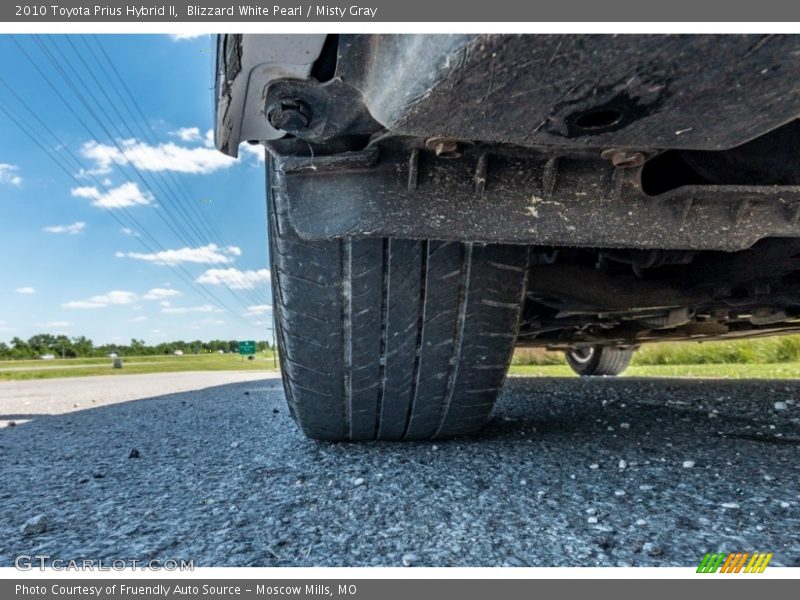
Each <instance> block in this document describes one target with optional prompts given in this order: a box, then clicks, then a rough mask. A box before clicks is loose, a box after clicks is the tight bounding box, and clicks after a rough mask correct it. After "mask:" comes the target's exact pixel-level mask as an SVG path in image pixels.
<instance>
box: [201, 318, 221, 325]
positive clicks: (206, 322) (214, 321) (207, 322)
mask: <svg viewBox="0 0 800 600" xmlns="http://www.w3.org/2000/svg"><path fill="white" fill-rule="evenodd" d="M195 325H225V321H223V320H222V319H202V320H201V321H196V322H195Z"/></svg>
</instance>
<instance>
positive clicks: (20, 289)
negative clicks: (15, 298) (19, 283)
mask: <svg viewBox="0 0 800 600" xmlns="http://www.w3.org/2000/svg"><path fill="white" fill-rule="evenodd" d="M16 292H17V293H18V294H35V293H36V288H32V287H31V286H29V285H26V286H25V287H18V288H17V289H16Z"/></svg>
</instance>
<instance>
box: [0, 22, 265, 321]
mask: <svg viewBox="0 0 800 600" xmlns="http://www.w3.org/2000/svg"><path fill="white" fill-rule="evenodd" d="M12 40H13V41H14V43H15V44H16V45H17V47H18V48H20V50H21V51H22V52H23V54H24V55H25V56H26V58H27V59H28V60H29V62H31V64H32V65H33V66H34V68H35V69H36V70H37V71H38V72H39V74H40V75H41V76H42V77H43V78H44V79H45V81H46V82H47V83H48V85H49V86H50V87H51V88H52V89H53V91H54V92H55V93H56V94H57V96H58V97H59V98H60V99H61V100H62V102H64V104H65V105H66V106H67V108H68V109H69V110H70V111H71V112H72V113H73V115H74V116H75V117H76V118H77V119H78V121H79V122H80V123H81V125H82V126H83V127H84V129H86V130H87V132H88V133H89V135H90V136H91V137H95V136H94V135H93V133H92V131H91V129H90V128H89V127H88V125H87V124H86V123H85V121H84V120H83V119H82V118H81V117H80V115H78V114H77V112H76V111H75V110H74V108H73V107H72V106H71V104H70V103H69V102H68V101H67V100H66V99H65V98H64V97H63V95H62V94H61V93H60V92H59V91H58V89H57V88H56V87H55V86H54V85H53V83H52V81H51V80H50V79H49V78H48V77H47V76H46V74H44V72H42V70H41V69H40V68H39V67H38V65H37V64H36V62H35V61H34V60H33V59H32V58H31V56H30V55H29V54H28V53H27V52H26V51H25V50H24V48H23V47H21V45H20V44H19V43H18V42H17V41H16V40H15V39H13V37H12ZM2 83H3V85H4V86H5V87H6V88H7V89H8V90H9V91H10V92H11V93H12V94H13V95H14V97H15V98H17V100H18V101H19V102H20V103H21V104H22V105H23V106H24V107H25V108H26V110H27V111H28V112H29V113H30V114H32V115H33V116H34V118H35V119H36V120H37V121H38V122H39V124H40V125H41V126H42V127H43V128H44V129H45V131H46V132H47V133H48V134H49V135H50V137H51V138H52V139H55V140H56V141H57V142H58V143H59V144H60V145H61V146H62V147H64V148H65V149H66V151H67V153H68V154H69V155H70V157H71V158H72V159H73V160H74V161H75V162H76V164H77V165H78V166H79V167H80V169H81V170H82V172H84V173H88V174H90V175H91V176H92V178H94V179H95V182H96V184H97V185H99V187H101V188H102V189H103V191H104V192H105V193H108V189H107V187H106V186H105V185H104V184H103V183H102V182H100V181H97V179H96V177H94V175H93V174H92V173H91V170H89V169H86V167H85V166H84V165H83V163H82V162H81V161H80V159H78V158H77V157H76V156H75V155H74V153H72V151H71V150H69V146H68V145H66V144H64V143H63V142H61V141H60V140H59V139H58V136H56V135H55V133H54V132H53V131H52V129H50V128H49V127H48V126H47V125H46V124H45V123H44V122H43V121H42V120H41V119H40V118H39V117H38V115H37V114H36V112H35V111H34V110H32V109H31V107H30V106H29V105H28V104H27V103H26V102H25V101H24V100H23V99H22V98H21V97H20V96H19V95H18V94H17V93H16V92H14V90H13V88H11V86H9V85H8V84H7V83H6V82H5V81H2ZM3 112H4V113H5V114H6V115H7V116H9V117H10V118H11V119H12V121H15V122H16V124H17V125H18V127H20V129H21V130H22V131H23V133H25V134H26V135H28V137H30V138H31V140H32V141H33V142H34V143H35V144H36V145H37V146H39V148H41V149H42V150H43V151H44V152H45V154H46V155H47V156H48V157H50V158H51V159H52V160H53V161H54V162H55V163H56V164H57V166H59V167H60V168H61V169H62V170H63V171H64V172H65V173H66V174H67V175H68V176H69V177H70V178H72V179H73V180H74V181H75V182H76V183H77V184H78V185H79V186H80V185H83V182H81V181H80V180H78V179H77V177H76V176H75V175H74V174H73V173H72V172H71V171H70V169H69V167H68V166H65V164H64V163H62V162H61V161H60V160H59V159H58V157H57V156H56V155H54V154H53V153H52V152H50V151H49V150H48V149H47V148H46V147H45V146H44V145H43V144H41V143H40V142H39V140H38V139H37V136H36V135H35V134H34V133H33V132H35V128H33V127H32V126H31V125H30V124H29V123H28V122H27V121H26V120H25V119H23V118H22V117H21V116H20V115H19V114H18V113H16V111H14V110H13V109H11V108H10V106H8V105H6V106H5V107H3ZM102 208H103V209H104V210H105V211H106V212H107V213H108V214H109V215H110V216H112V217H113V218H114V219H115V220H116V221H117V222H118V223H119V224H120V225H122V226H123V227H124V226H126V225H127V224H126V223H124V222H123V221H122V220H120V219H119V218H118V217H117V215H115V214H114V213H113V212H111V211H110V210H109V209H108V208H106V207H104V206H103V207H102ZM122 211H123V213H124V214H126V216H127V217H128V218H129V219H130V220H131V221H132V222H133V223H135V225H136V228H137V230H139V231H141V232H142V233H143V234H144V235H146V236H147V237H148V238H149V239H150V240H151V241H152V242H153V243H154V244H155V245H156V246H157V247H159V248H160V249H161V250H162V251H163V250H165V249H164V247H163V246H161V244H159V243H158V241H157V240H156V239H155V237H154V236H153V235H152V234H150V232H149V231H148V230H147V228H145V227H144V226H143V225H142V224H141V223H139V221H138V220H137V219H135V217H134V216H133V215H132V214H130V213H129V212H128V211H127V210H125V209H124V208H123V209H122ZM137 239H138V240H139V242H140V243H141V244H142V245H143V246H145V248H147V249H148V251H150V252H154V249H153V248H152V247H151V246H150V245H149V244H147V243H146V242H145V241H144V240H143V239H142V238H141V237H137ZM166 266H168V267H169V268H170V270H172V271H173V272H175V273H176V274H177V275H178V276H180V277H181V279H184V280H185V281H186V282H187V283H188V284H189V286H190V287H191V288H192V289H194V290H195V291H197V292H199V293H200V294H201V295H203V296H205V297H206V298H207V299H209V300H211V301H212V302H213V303H214V304H217V305H218V306H222V307H224V308H225V310H227V311H228V312H229V313H230V314H231V315H233V316H234V317H235V318H236V319H237V320H239V321H241V322H242V323H244V324H246V325H248V326H252V325H251V324H250V323H249V321H247V320H246V319H243V318H242V317H241V316H240V315H239V313H237V312H236V311H234V310H233V309H231V308H230V306H228V305H227V304H226V303H224V302H222V301H221V300H220V299H219V298H217V297H216V296H215V295H214V294H213V293H211V292H210V291H209V290H206V289H205V288H201V287H197V286H196V285H195V284H194V282H193V281H192V277H191V275H190V274H189V273H188V272H187V271H186V270H185V269H184V268H183V267H181V266H180V265H179V266H178V267H179V269H180V270H181V271H182V273H181V272H179V271H178V270H176V269H175V268H174V267H173V266H172V265H169V264H167V265H166Z"/></svg>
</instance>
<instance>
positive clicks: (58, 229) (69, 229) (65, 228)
mask: <svg viewBox="0 0 800 600" xmlns="http://www.w3.org/2000/svg"><path fill="white" fill-rule="evenodd" d="M84 229H86V223H84V222H83V221H75V222H74V223H72V224H71V225H49V226H47V227H45V228H43V229H42V231H46V232H47V233H66V234H69V235H77V234H79V233H82V232H83V230H84Z"/></svg>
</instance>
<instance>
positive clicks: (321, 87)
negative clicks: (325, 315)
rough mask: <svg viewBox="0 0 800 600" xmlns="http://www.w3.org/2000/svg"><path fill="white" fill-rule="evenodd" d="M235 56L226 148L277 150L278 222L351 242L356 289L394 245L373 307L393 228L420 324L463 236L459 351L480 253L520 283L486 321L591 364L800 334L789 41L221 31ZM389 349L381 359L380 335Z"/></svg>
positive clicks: (302, 235)
mask: <svg viewBox="0 0 800 600" xmlns="http://www.w3.org/2000/svg"><path fill="white" fill-rule="evenodd" d="M218 67H219V77H218V90H217V93H218V110H217V129H216V137H217V144H218V147H219V148H220V149H221V150H222V151H223V152H227V153H229V154H232V155H235V154H236V152H237V147H238V144H239V142H240V141H251V142H252V143H262V144H264V145H265V146H266V148H267V151H268V155H269V174H268V175H269V183H268V188H269V195H270V203H271V207H272V208H271V210H272V214H273V215H274V219H275V220H274V222H273V225H272V226H273V227H274V235H284V233H286V232H289V233H290V236H291V237H292V238H293V240H294V241H292V242H291V244H295V245H298V244H312V245H313V244H323V243H333V242H335V241H338V243H340V244H341V245H342V248H343V249H342V250H341V251H339V250H337V252H340V255H341V257H344V258H343V259H341V261H344V262H342V264H343V265H344V267H342V270H340V271H337V273H339V274H340V276H341V277H343V278H345V279H349V280H350V281H351V282H352V280H353V279H352V276H353V273H354V272H353V271H352V268H353V263H352V257H353V256H355V255H354V254H353V252H357V248H359V247H362V246H363V247H366V246H365V245H366V244H368V243H369V242H370V241H372V242H375V243H377V244H383V246H382V247H383V250H380V249H378V248H377V246H376V247H375V248H374V249H373V250H374V256H375V257H376V258H375V261H377V262H378V263H380V262H381V261H382V265H383V266H382V272H383V276H382V277H383V278H382V279H381V278H380V277H379V278H378V279H377V280H376V281H375V283H374V286H376V287H377V288H378V289H379V290H380V288H381V286H383V292H384V299H383V301H377V300H376V302H377V304H376V305H375V307H374V308H370V307H365V308H364V311H366V312H367V313H368V312H370V311H371V310H374V311H383V316H384V317H386V316H387V308H386V302H387V301H388V300H387V299H386V298H387V292H388V290H389V286H390V283H391V273H393V272H394V271H392V264H394V263H392V260H394V259H393V258H392V257H393V256H394V255H393V253H392V246H391V244H392V243H395V244H399V243H401V242H402V244H410V245H409V246H408V248H407V249H406V251H407V252H408V253H409V256H412V255H413V257H414V260H416V257H417V256H418V254H419V253H422V257H423V258H422V261H421V266H420V267H419V269H420V270H419V273H418V274H417V275H413V274H411V272H409V275H408V277H412V278H414V280H415V281H416V280H417V279H421V280H422V281H423V285H422V286H421V287H420V285H419V284H418V283H415V284H414V286H412V287H413V289H411V290H410V291H409V292H408V293H409V295H408V301H409V302H412V301H413V302H416V300H413V298H415V297H416V296H417V295H419V294H422V297H423V302H422V304H420V307H421V308H420V309H419V311H418V313H419V314H418V315H417V317H418V318H419V319H420V321H419V323H420V325H419V331H423V329H424V327H423V326H422V325H423V324H424V323H425V322H426V321H425V319H426V317H425V316H424V315H425V310H424V308H425V302H424V297H425V291H426V289H428V290H430V289H432V288H430V287H426V285H425V284H424V282H425V281H427V279H426V277H427V276H428V275H429V274H430V272H431V271H430V269H431V264H430V259H431V257H432V256H433V255H434V254H435V253H438V252H440V251H442V250H441V249H442V248H445V250H447V248H449V246H441V245H442V244H445V245H446V244H457V245H458V247H459V248H461V250H459V251H458V252H459V253H460V254H459V256H460V257H461V258H458V257H455V256H454V258H453V262H452V265H451V266H452V272H451V274H448V275H447V276H451V275H452V277H454V278H455V277H457V276H460V277H461V278H462V283H461V285H460V287H459V288H458V289H454V290H453V291H452V296H453V297H454V298H455V300H454V308H453V311H451V312H452V313H453V314H454V315H455V317H454V319H455V320H454V324H453V332H454V333H453V334H452V335H450V337H449V338H447V339H450V340H451V344H455V346H458V347H459V348H460V344H462V342H463V340H464V336H465V334H464V332H463V331H464V330H463V328H464V327H465V319H468V317H469V316H470V315H471V314H472V313H471V312H470V311H471V310H473V307H472V306H471V305H470V304H469V296H470V294H471V293H472V292H471V289H472V288H471V285H472V284H471V283H470V281H471V279H470V277H472V276H473V275H474V270H475V268H476V265H486V267H487V269H490V268H495V269H497V270H499V271H498V273H506V274H507V275H508V278H509V281H512V280H513V282H514V283H513V285H511V284H509V286H510V287H509V289H508V290H507V292H506V293H504V294H498V296H497V297H496V298H494V297H493V296H492V289H491V287H488V288H481V289H482V290H484V291H485V296H482V297H481V300H480V303H481V306H483V307H489V306H491V307H493V308H503V307H504V308H507V309H508V310H516V311H518V314H517V315H516V316H515V317H514V318H512V319H510V320H509V321H508V322H504V324H503V325H502V327H501V328H500V329H499V330H497V331H492V332H490V333H487V334H486V335H487V336H495V337H503V336H505V337H509V336H511V337H512V338H513V341H512V342H511V347H513V346H528V347H531V346H534V347H535V346H540V347H547V348H551V349H559V350H564V351H566V352H568V353H569V352H572V353H573V359H574V360H576V361H578V363H580V361H581V360H588V358H587V357H588V354H585V352H588V351H589V349H596V350H597V351H598V352H599V351H600V349H602V348H604V347H607V348H609V349H615V350H614V351H618V352H629V351H632V350H634V349H636V348H637V347H639V346H640V345H641V344H644V343H650V342H657V341H662V340H698V341H703V340H710V339H732V338H745V337H758V336H767V335H776V334H785V333H792V332H796V331H798V330H800V162H798V160H797V156H798V151H799V150H800V141H798V140H800V122H798V120H797V119H798V117H800V95H799V94H800V90H798V89H797V88H796V83H795V82H796V81H797V79H798V76H800V40H798V39H797V38H796V36H753V35H741V36H737V35H726V36H713V35H700V36H688V35H687V36H681V35H677V36H604V35H565V36H555V35H554V36H547V35H522V36H509V35H448V36H437V35H403V36H397V35H385V36H384V35H328V36H223V37H222V38H220V42H219V47H218ZM275 215H276V216H275ZM381 240H383V241H381ZM387 240H388V242H387ZM393 241H396V242H393ZM353 244H357V245H356V246H354V245H353ZM387 244H388V246H387ZM415 244H417V245H421V246H419V247H417V245H415ZM321 247H322V246H320V248H321ZM281 251H282V250H281V248H278V247H274V248H273V253H274V252H281ZM475 252H480V253H481V254H480V261H479V262H478V263H475V262H474V260H475V258H474V257H475V256H476V254H475ZM495 254H497V255H503V256H506V257H509V258H507V260H506V261H504V260H500V259H499V258H497V257H496V256H495ZM337 256H339V255H338V254H337ZM381 257H382V258H381ZM306 260H308V257H306ZM341 261H340V262H341ZM279 262H280V261H279ZM300 262H301V263H302V264H301V266H302V265H307V263H303V261H300ZM274 268H277V269H278V271H279V272H280V269H281V268H283V269H284V271H287V274H285V275H284V277H303V276H302V275H298V274H297V273H296V272H289V271H292V269H290V268H289V267H288V266H287V265H283V267H282V266H281V264H276V265H275V267H274ZM415 269H416V267H415ZM414 273H417V271H414ZM337 276H338V275H337ZM279 277H280V276H279ZM443 277H444V276H443ZM486 277H489V278H490V279H491V281H492V282H495V281H498V280H499V279H498V278H499V277H500V275H497V273H495V274H493V275H491V276H489V275H486ZM311 279H312V280H314V281H322V280H321V279H319V278H317V276H316V275H314V277H311ZM444 279H446V277H444ZM404 281H405V280H404ZM277 285H278V286H279V287H278V288H275V289H274V292H275V293H276V294H277V295H278V297H279V301H278V303H279V304H280V303H281V302H283V305H284V309H285V314H288V313H290V312H291V310H292V309H291V308H290V304H291V302H290V300H287V298H286V296H291V293H290V292H288V291H287V290H282V289H280V283H278V284H277ZM347 285H350V284H347ZM443 285H444V284H443ZM492 285H495V283H492ZM343 289H345V292H347V289H346V288H343ZM459 290H460V291H459ZM515 294H518V300H515V298H517V296H515ZM281 298H282V299H281ZM345 300H346V301H345V303H344V306H345V309H344V310H345V313H344V314H345V319H349V318H350V317H351V316H352V314H351V313H347V310H349V308H347V307H350V306H351V305H352V302H351V298H350V297H347V298H346V299H345ZM381 302H382V304H381ZM381 306H382V307H383V308H381ZM475 310H477V309H475ZM459 311H462V312H463V314H461V313H460V312H459ZM459 314H461V316H459ZM277 316H278V319H279V320H280V318H281V317H280V315H277ZM410 318H415V317H410ZM389 322H391V319H389ZM380 323H383V325H380ZM376 326H380V327H382V328H383V329H381V330H382V331H383V330H384V329H385V328H386V327H387V325H386V320H385V319H381V320H379V322H378V325H376ZM512 330H513V331H512ZM420 335H421V336H422V337H424V335H422V334H420ZM420 335H418V340H417V350H416V356H417V360H418V359H419V356H420V347H421V346H420V344H424V342H421V341H420V340H419V338H420ZM348 339H351V338H347V337H346V335H345V343H346V344H347V343H349V342H348V341H347V340H348ZM443 339H444V338H443ZM453 340H455V341H454V342H453ZM442 343H443V344H446V341H443V342H442ZM376 344H377V346H375V348H381V349H382V350H379V353H380V352H383V353H384V354H381V356H382V357H383V358H382V359H381V360H384V362H385V351H386V345H387V340H386V339H385V331H384V337H383V338H382V341H381V340H379V341H378V342H376ZM291 345H292V344H291V342H290V341H287V340H284V351H285V353H287V354H289V355H291ZM478 346H480V344H478ZM477 351H479V350H477ZM611 351H612V350H609V352H611ZM497 352H498V354H497V356H496V357H495V359H493V360H491V361H489V362H490V363H493V362H498V361H499V362H502V361H503V360H506V358H503V357H505V356H506V349H503V350H500V349H498V350H497ZM581 352H584V354H581ZM626 356H627V355H626ZM409 360H411V361H412V362H413V357H412V358H410V359H409ZM458 360H460V359H459V358H458V354H457V352H456V353H454V354H453V355H452V357H451V358H450V359H449V364H450V365H451V367H452V365H453V364H455V363H457V362H458ZM622 362H625V364H627V362H626V361H622ZM576 364H577V363H576ZM620 364H621V362H620ZM352 366H353V364H352V363H347V361H345V364H344V366H343V367H342V368H343V369H344V370H345V371H347V370H348V369H352ZM410 368H411V367H410ZM622 368H624V366H622ZM416 369H417V367H413V368H411V371H409V373H410V375H409V376H411V377H414V376H416V375H417V374H418V371H417V370H416ZM614 370H616V367H615V368H611V369H610V370H609V372H608V374H613V373H612V372H611V371H614ZM289 371H291V367H289ZM455 371H456V372H455V373H454V371H453V369H452V368H450V370H449V371H448V370H447V369H444V370H440V375H441V377H442V378H445V379H450V378H454V381H455V380H456V379H457V378H458V368H456V369H455ZM289 374H290V375H291V372H290V373H289ZM351 374H352V373H351ZM595 374H601V373H599V372H598V373H595ZM385 376H386V374H385V366H384V371H383V372H381V368H380V367H379V368H378V369H377V370H376V371H375V377H376V378H377V379H378V381H379V382H382V383H380V385H384V384H385ZM501 380H502V378H500V381H501ZM451 383H452V382H451ZM495 383H496V382H494V383H492V386H495ZM487 385H488V384H487ZM381 389H382V388H381ZM487 389H489V388H488V387H487ZM342 393H343V394H344V395H345V396H347V395H348V394H351V393H352V390H349V391H348V389H347V387H346V386H345V389H344V391H343V392H342ZM381 393H383V392H381ZM452 394H453V391H452V389H451V388H450V387H447V388H446V391H445V397H447V396H448V395H452ZM412 396H413V391H412ZM451 399H452V398H451ZM375 402H376V403H377V404H376V406H378V409H382V406H383V404H382V402H383V398H382V397H380V398H378V399H377V400H375ZM486 402H488V400H487V401H486ZM411 404H412V405H413V401H412V402H411ZM370 406H372V404H370ZM370 410H374V407H373V408H372V409H370ZM409 410H411V411H412V412H413V408H412V409H409ZM446 416H447V408H442V409H440V410H439V412H438V418H439V419H440V421H441V419H445V420H446ZM404 418H406V417H404ZM431 418H433V417H431ZM378 420H380V418H378ZM301 425H302V423H301ZM351 429H352V428H351ZM412 429H413V428H412ZM445 429H446V428H445ZM467 429H469V427H465V430H467ZM408 431H409V425H408V423H406V427H405V432H403V431H401V432H400V433H398V434H397V435H395V436H394V437H397V436H401V437H402V436H403V435H405V434H407V433H408ZM443 431H444V430H443V429H442V425H441V422H440V424H439V428H438V429H436V428H433V429H431V428H423V430H421V432H420V433H419V435H418V436H414V435H412V436H411V437H426V436H427V437H429V436H431V435H432V436H435V435H439V434H442V432H443ZM453 431H454V432H456V433H458V432H460V431H461V429H459V428H455V429H454V430H453ZM379 432H380V427H379V426H376V427H375V428H369V430H368V431H367V432H365V433H364V435H363V436H362V435H360V434H359V435H352V433H353V432H352V431H350V434H348V435H349V436H350V437H351V438H360V437H370V436H375V435H378V437H381V436H380V435H379ZM393 435H394V434H393ZM331 436H332V437H341V435H340V434H339V433H334V434H331ZM323 437H324V435H323Z"/></svg>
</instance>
